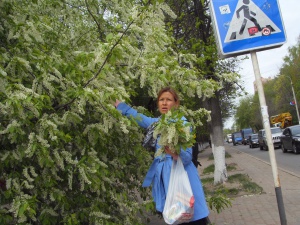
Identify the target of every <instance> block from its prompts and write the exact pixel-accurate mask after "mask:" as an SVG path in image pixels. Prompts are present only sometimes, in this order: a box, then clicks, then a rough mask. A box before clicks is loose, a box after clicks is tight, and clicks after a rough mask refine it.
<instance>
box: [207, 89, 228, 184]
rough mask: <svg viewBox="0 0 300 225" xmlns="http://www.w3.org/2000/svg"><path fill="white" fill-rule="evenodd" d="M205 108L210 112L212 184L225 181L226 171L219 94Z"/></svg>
mask: <svg viewBox="0 0 300 225" xmlns="http://www.w3.org/2000/svg"><path fill="white" fill-rule="evenodd" d="M207 106H208V108H207V109H209V110H211V121H210V123H209V124H210V126H209V128H210V138H211V147H212V152H213V155H214V163H215V171H214V184H219V183H224V182H226V181H227V169H226V163H225V146H224V138H223V125H222V113H221V107H220V104H219V93H218V92H216V95H215V97H213V98H210V99H209V100H208V101H207Z"/></svg>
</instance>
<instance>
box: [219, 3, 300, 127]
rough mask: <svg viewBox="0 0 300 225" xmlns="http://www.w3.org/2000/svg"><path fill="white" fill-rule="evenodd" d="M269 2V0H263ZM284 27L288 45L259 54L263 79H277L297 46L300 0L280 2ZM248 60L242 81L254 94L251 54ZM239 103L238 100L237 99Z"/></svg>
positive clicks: (230, 122)
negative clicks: (289, 55)
mask: <svg viewBox="0 0 300 225" xmlns="http://www.w3.org/2000/svg"><path fill="white" fill-rule="evenodd" d="M262 1H266V2H267V1H268V0H262ZM278 3H279V7H280V11H281V16H282V21H283V25H284V27H285V33H286V39H287V40H286V43H284V44H283V45H282V46H281V47H279V48H274V49H270V50H265V51H260V52H257V53H256V55H257V59H258V65H259V70H260V74H261V77H263V78H268V77H271V78H273V77H275V76H276V75H278V74H279V70H280V68H281V66H282V64H283V58H284V57H285V56H287V55H288V48H289V47H292V46H294V45H296V43H297V38H298V37H299V36H300V25H299V24H298V23H299V22H300V0H279V1H278ZM244 56H248V59H246V60H243V62H242V63H241V64H240V72H239V73H240V74H241V79H242V80H243V83H244V85H243V86H244V88H245V91H246V92H248V93H249V94H252V95H253V94H254V85H253V82H254V81H255V75H254V70H253V65H252V61H251V56H250V54H245V55H244ZM237 102H238V99H237ZM233 122H234V120H233V118H229V119H228V120H227V121H226V122H225V124H224V128H231V127H232V125H233Z"/></svg>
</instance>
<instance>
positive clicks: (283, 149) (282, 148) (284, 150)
mask: <svg viewBox="0 0 300 225" xmlns="http://www.w3.org/2000/svg"><path fill="white" fill-rule="evenodd" d="M281 150H282V152H283V153H286V152H287V149H286V148H285V147H284V146H283V144H282V145H281Z"/></svg>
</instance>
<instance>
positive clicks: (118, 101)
mask: <svg viewBox="0 0 300 225" xmlns="http://www.w3.org/2000/svg"><path fill="white" fill-rule="evenodd" d="M120 102H121V101H120V100H118V99H117V100H116V102H115V103H114V106H115V107H116V108H117V107H118V105H119V104H120Z"/></svg>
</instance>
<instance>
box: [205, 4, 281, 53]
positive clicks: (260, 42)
mask: <svg viewBox="0 0 300 225" xmlns="http://www.w3.org/2000/svg"><path fill="white" fill-rule="evenodd" d="M210 10H211V16H212V21H213V26H214V31H215V36H216V39H217V41H218V49H219V53H220V55H221V57H224V58H226V57H232V56H236V55H242V54H246V53H249V52H250V51H253V50H258V51H261V50H265V49H270V48H276V47H280V46H281V45H283V44H284V43H285V42H286V35H285V30H284V26H283V22H282V19H281V13H280V9H279V5H278V0H227V1H224V0H211V1H210Z"/></svg>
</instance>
